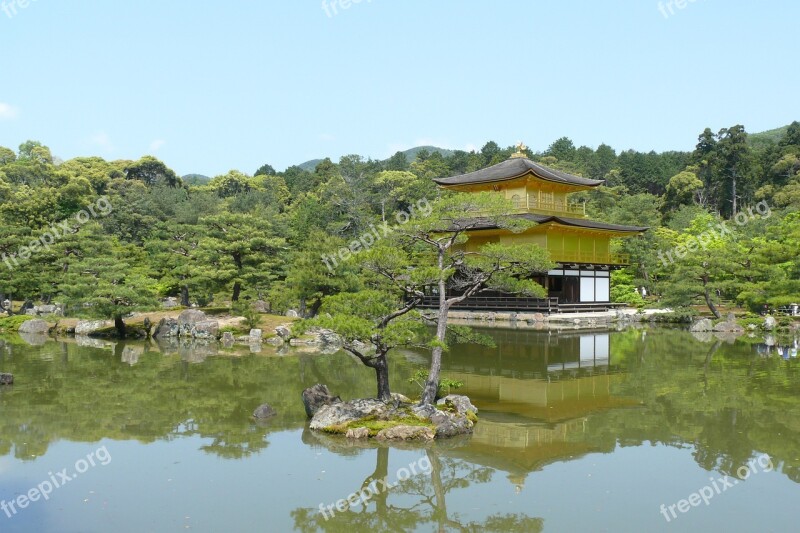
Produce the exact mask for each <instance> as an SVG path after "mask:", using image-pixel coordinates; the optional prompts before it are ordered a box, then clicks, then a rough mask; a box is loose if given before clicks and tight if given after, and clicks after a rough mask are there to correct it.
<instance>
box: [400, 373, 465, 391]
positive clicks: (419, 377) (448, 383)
mask: <svg viewBox="0 0 800 533" xmlns="http://www.w3.org/2000/svg"><path fill="white" fill-rule="evenodd" d="M429 375H430V372H429V371H428V370H427V369H425V368H420V369H418V370H417V371H416V372H414V374H413V375H412V376H411V377H410V378H408V382H409V383H413V384H416V385H417V386H418V387H419V388H420V390H424V389H425V382H426V381H427V380H428V376H429ZM463 386H464V382H463V381H458V380H455V379H450V378H446V377H443V378H440V379H439V393H438V395H437V397H440V398H441V397H444V396H447V395H448V394H450V393H451V392H452V391H454V390H456V389H460V388H461V387H463Z"/></svg>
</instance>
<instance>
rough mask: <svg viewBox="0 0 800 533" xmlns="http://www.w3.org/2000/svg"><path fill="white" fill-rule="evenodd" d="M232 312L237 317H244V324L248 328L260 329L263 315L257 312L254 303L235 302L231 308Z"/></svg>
mask: <svg viewBox="0 0 800 533" xmlns="http://www.w3.org/2000/svg"><path fill="white" fill-rule="evenodd" d="M231 312H232V313H233V314H234V315H235V316H241V317H244V323H245V324H246V325H247V327H248V328H250V329H253V328H258V325H259V322H260V321H261V314H260V313H259V312H258V311H256V310H255V308H254V307H253V304H252V303H250V302H248V301H238V302H234V304H233V306H232V307H231Z"/></svg>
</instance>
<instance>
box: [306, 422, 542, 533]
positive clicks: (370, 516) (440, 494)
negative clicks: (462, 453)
mask: <svg viewBox="0 0 800 533" xmlns="http://www.w3.org/2000/svg"><path fill="white" fill-rule="evenodd" d="M303 440H304V442H306V443H307V444H311V443H315V444H316V445H322V446H323V447H325V448H327V449H328V450H329V451H331V452H333V453H336V454H339V455H353V454H355V453H368V452H369V451H370V450H371V449H374V451H375V469H374V470H373V471H372V472H370V473H369V474H368V475H367V476H366V477H365V478H364V482H363V483H362V484H361V487H360V488H359V489H358V490H353V491H352V492H353V493H359V492H360V491H361V490H363V489H365V488H366V487H368V486H369V485H370V484H371V483H373V482H375V481H377V480H382V479H387V480H389V481H391V482H392V483H397V485H396V486H394V487H392V488H390V489H387V490H381V491H379V492H378V494H376V495H374V496H373V497H372V499H371V500H370V501H369V502H368V503H367V505H360V504H359V505H358V506H356V507H355V509H352V508H351V509H348V510H346V511H344V512H339V511H336V512H335V514H334V515H333V516H332V517H330V516H329V517H328V518H327V519H326V518H325V517H324V516H323V515H322V513H321V512H320V510H319V508H318V507H315V508H305V507H301V508H298V509H295V510H293V511H292V518H293V519H294V524H295V529H297V530H299V531H302V532H303V533H311V532H315V531H326V532H332V533H335V532H348V533H352V532H354V531H397V532H406V531H414V530H418V529H421V528H422V529H424V527H423V526H427V525H432V526H434V527H435V528H436V530H437V531H440V532H445V531H463V532H476V531H487V532H498V533H500V532H517V531H519V532H526V533H527V532H537V531H541V530H542V527H543V524H544V521H543V520H542V519H541V518H531V517H528V516H525V515H521V514H514V513H507V514H494V515H491V516H489V517H487V518H486V519H485V520H484V521H482V522H465V521H464V520H463V519H461V518H459V515H458V514H457V513H451V512H449V511H448V508H447V497H448V495H449V494H451V493H452V492H453V491H457V490H463V489H467V488H469V487H470V486H471V485H475V484H481V483H488V482H489V481H491V479H492V476H493V475H494V473H495V470H494V469H492V468H489V467H485V466H480V465H477V464H474V463H470V462H467V461H464V460H461V459H455V458H450V457H445V456H443V455H442V452H443V451H444V450H445V449H451V448H455V447H460V446H464V445H465V444H466V443H467V442H468V441H469V437H466V438H461V439H456V440H451V441H447V442H445V441H442V442H436V443H434V444H431V445H428V446H427V447H419V445H416V446H415V445H412V444H398V445H396V446H395V448H396V449H416V450H419V451H420V452H423V451H424V453H425V455H426V457H427V458H428V461H430V465H431V471H430V475H427V474H418V475H416V476H412V477H410V478H409V479H407V480H405V481H396V479H397V477H396V474H395V473H394V472H392V473H391V474H390V472H389V454H390V450H391V449H392V448H390V447H388V446H386V445H376V444H374V443H369V442H360V441H348V440H345V439H343V438H341V437H328V436H324V435H316V434H313V433H311V432H308V431H307V432H306V433H305V434H304V436H303ZM378 486H380V484H378ZM346 496H347V495H346V494H343V495H342V497H345V498H346ZM409 500H411V501H412V502H413V503H402V502H407V501H409ZM331 503H334V502H331Z"/></svg>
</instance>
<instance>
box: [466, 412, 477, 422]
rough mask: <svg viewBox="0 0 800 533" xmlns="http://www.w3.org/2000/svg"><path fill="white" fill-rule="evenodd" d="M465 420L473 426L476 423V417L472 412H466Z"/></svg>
mask: <svg viewBox="0 0 800 533" xmlns="http://www.w3.org/2000/svg"><path fill="white" fill-rule="evenodd" d="M467 420H469V421H470V422H472V423H473V424H477V423H478V415H476V414H475V412H474V411H467Z"/></svg>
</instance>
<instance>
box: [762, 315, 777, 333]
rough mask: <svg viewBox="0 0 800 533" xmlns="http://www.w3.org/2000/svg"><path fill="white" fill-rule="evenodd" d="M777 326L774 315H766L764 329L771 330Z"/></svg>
mask: <svg viewBox="0 0 800 533" xmlns="http://www.w3.org/2000/svg"><path fill="white" fill-rule="evenodd" d="M776 327H778V321H777V320H775V317H774V316H768V317H766V318H765V319H764V329H765V330H767V331H772V330H773V329H775V328H776Z"/></svg>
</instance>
